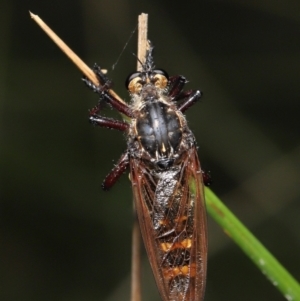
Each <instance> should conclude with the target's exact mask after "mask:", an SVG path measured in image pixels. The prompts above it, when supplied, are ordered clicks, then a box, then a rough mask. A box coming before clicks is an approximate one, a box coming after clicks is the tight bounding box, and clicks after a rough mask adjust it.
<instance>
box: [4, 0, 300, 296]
mask: <svg viewBox="0 0 300 301" xmlns="http://www.w3.org/2000/svg"><path fill="white" fill-rule="evenodd" d="M29 9H30V10H31V11H32V12H33V13H35V14H38V15H39V16H40V17H41V18H42V19H43V20H44V21H45V22H46V23H47V24H48V25H49V26H50V27H51V28H52V29H53V30H54V31H55V32H56V33H57V34H58V35H59V36H60V37H61V38H62V39H64V40H65V42H66V43H67V44H68V45H69V46H70V47H71V48H72V49H73V50H74V51H75V52H76V53H77V54H78V55H79V56H80V57H81V58H82V59H83V60H84V61H85V62H86V63H87V64H89V65H93V63H94V62H98V63H99V64H100V65H101V66H102V67H104V68H107V69H109V75H110V77H111V78H112V79H113V80H114V83H115V86H114V89H115V90H116V91H117V92H118V93H119V95H120V96H122V97H123V98H125V99H126V100H128V99H129V97H128V94H127V91H126V89H125V87H124V81H125V79H126V77H127V75H128V74H129V73H130V72H132V71H134V70H135V66H136V59H135V58H134V56H133V55H132V52H136V35H134V36H133V38H132V40H131V41H130V43H129V45H128V47H127V48H126V50H125V51H124V53H123V55H122V57H121V59H120V61H119V63H118V64H117V67H116V69H115V70H114V71H111V66H112V64H113V63H115V61H116V60H117V57H118V56H119V54H120V52H121V50H122V49H123V47H124V45H125V42H126V41H127V39H128V38H129V35H130V33H131V32H132V30H133V29H134V28H135V26H136V23H137V17H138V14H140V13H141V12H145V13H148V14H149V38H150V39H151V40H152V41H153V43H154V44H155V46H156V48H155V53H156V54H155V60H156V66H157V67H161V68H163V69H165V70H167V71H168V73H169V74H183V75H185V76H186V77H187V78H188V79H189V81H190V83H189V84H188V86H187V88H190V89H191V88H199V89H201V91H203V92H204V97H203V99H202V101H201V102H200V103H198V104H197V105H195V106H194V107H193V108H191V109H190V110H189V111H188V112H187V118H188V121H189V125H190V127H191V129H192V130H193V131H194V133H195V136H196V139H197V141H198V145H199V155H200V158H201V163H202V166H203V167H204V168H205V169H209V170H211V173H212V176H213V179H214V184H213V186H212V189H213V190H214V192H215V193H217V194H218V195H219V196H220V197H221V199H222V200H223V201H224V202H225V204H226V205H227V206H228V207H229V208H230V209H232V211H233V212H234V213H235V214H236V215H237V216H238V217H239V218H240V219H241V220H242V221H243V222H244V223H245V224H246V225H247V226H248V227H249V228H250V229H251V231H253V233H254V234H255V235H256V236H257V237H258V238H259V239H260V240H261V242H262V243H263V244H264V245H265V246H266V247H267V248H268V249H269V250H270V251H271V252H272V253H273V254H274V255H275V256H276V258H277V259H278V260H279V261H280V262H281V263H282V264H283V265H284V266H285V267H286V268H287V269H288V270H289V271H290V272H291V273H292V274H293V275H294V276H295V277H296V279H300V261H299V251H300V231H299V229H300V228H299V227H300V218H299V213H300V202H299V201H300V180H299V179H300V155H299V154H300V147H299V146H300V139H299V131H300V121H299V112H300V105H299V96H300V85H299V74H300V72H299V67H300V26H299V25H300V15H299V11H300V3H299V1H283V0H281V1H258V0H255V1H253V0H246V1H237V0H231V1H229V0H226V1H198V2H197V1H177V2H176V1H161V0H151V1H150V0H148V1H146V0H141V1H122V0H103V1H95V0H94V1H93V0H85V1H78V0H72V1H68V0H64V1H63V0H61V1H57V0H52V1H48V0H45V1H37V0H35V1H34V0H32V1H27V0H25V1H17V0H10V1H8V0H6V1H5V0H1V3H0V35H1V37H0V41H1V47H0V60H1V63H0V76H1V80H0V85H1V88H0V100H1V136H0V137H1V176H2V177H1V228H0V235H1V236H0V237H1V248H0V257H1V262H2V263H1V284H0V286H1V290H0V300H3V301H18V300H22V301H27V300H30V301H35V300H36V301H40V300H45V301H48V300H55V301H56V300H58V301H69V300H72V301H79V300H80V301H81V300H85V301H87V300H88V301H94V300H105V301H117V300H122V301H124V300H129V291H130V277H129V275H130V259H131V246H130V245H131V226H132V220H133V218H132V217H133V214H132V194H131V188H130V182H129V180H128V177H127V175H126V176H125V175H124V176H123V177H122V179H121V181H120V182H119V183H118V184H116V186H115V187H114V188H113V189H112V190H111V191H110V192H103V191H101V188H100V184H101V182H102V180H103V179H104V177H105V175H106V174H107V173H108V172H109V171H110V169H111V168H112V166H113V164H114V162H115V161H116V160H117V159H118V158H119V156H120V154H121V153H122V151H123V150H124V149H125V147H126V142H125V137H124V136H122V134H120V133H119V132H117V131H110V130H107V129H101V128H93V127H92V126H91V125H90V124H89V123H88V109H89V108H92V107H93V106H94V105H95V104H96V102H97V96H96V95H95V94H93V93H92V92H90V91H89V90H88V89H87V88H86V87H85V86H84V84H83V83H82V82H81V80H80V78H81V73H80V72H79V71H78V70H77V69H76V67H74V65H73V64H72V63H71V62H70V61H69V60H68V59H67V58H66V57H65V55H64V54H62V53H61V51H60V50H59V49H58V48H57V46H55V45H54V43H53V42H52V41H50V39H49V38H48V37H47V36H46V35H45V34H44V33H43V32H42V30H41V29H40V28H39V27H38V26H37V25H36V24H35V23H34V22H33V21H32V20H31V19H30V17H29V14H28V10H29ZM106 114H107V115H108V116H117V117H118V115H117V114H115V113H114V112H112V111H111V110H110V109H107V110H106ZM208 220H209V263H208V278H207V279H208V280H207V293H206V298H205V300H207V301H210V300H233V301H238V300H243V301H257V300H272V301H277V300H278V301H279V300H284V297H283V296H282V295H281V294H280V293H279V292H278V291H277V290H276V288H275V287H273V286H272V285H271V283H270V282H269V281H267V279H266V278H265V276H264V275H262V274H261V272H260V271H259V270H258V269H257V268H256V267H255V266H254V265H253V264H252V262H250V260H249V259H248V258H247V257H246V256H245V255H244V254H243V253H242V251H241V250H240V249H239V248H238V247H237V246H236V245H235V244H234V243H233V242H232V241H231V240H230V239H229V238H228V237H227V236H226V235H225V234H224V233H223V231H222V230H221V229H220V227H219V226H218V225H217V224H216V223H215V222H214V221H213V220H212V219H211V218H208ZM143 264H144V268H143V295H144V299H143V300H144V301H147V300H152V301H154V300H160V297H159V295H158V292H157V289H156V287H155V284H154V281H153V277H152V274H151V271H150V268H149V266H148V263H147V258H146V256H145V255H144V256H143Z"/></svg>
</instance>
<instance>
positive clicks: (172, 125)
mask: <svg viewBox="0 0 300 301" xmlns="http://www.w3.org/2000/svg"><path fill="white" fill-rule="evenodd" d="M148 95H149V94H148ZM129 137H130V139H129V149H130V150H131V152H130V153H131V155H132V156H134V157H138V158H139V159H144V160H149V161H150V162H151V163H152V164H154V166H155V167H156V168H158V169H160V170H166V169H168V168H170V167H171V166H173V164H174V163H176V161H178V160H179V159H180V155H181V153H182V152H183V151H184V150H186V149H187V148H190V147H191V146H192V145H193V144H194V137H193V135H192V133H191V132H190V130H189V129H188V128H187V126H186V121H185V118H184V116H183V115H182V114H181V112H179V111H178V110H177V109H176V107H175V105H174V104H173V103H172V102H171V101H168V99H165V98H162V97H157V98H156V97H152V98H148V99H146V100H145V101H143V105H141V106H140V108H139V110H137V113H136V118H135V119H134V121H133V124H132V126H131V130H130V135H129Z"/></svg>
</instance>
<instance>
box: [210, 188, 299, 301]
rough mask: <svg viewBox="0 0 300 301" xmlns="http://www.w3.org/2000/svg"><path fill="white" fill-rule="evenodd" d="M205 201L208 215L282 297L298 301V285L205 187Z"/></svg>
mask: <svg viewBox="0 0 300 301" xmlns="http://www.w3.org/2000/svg"><path fill="white" fill-rule="evenodd" d="M205 199H206V207H207V211H208V213H209V214H210V215H211V216H212V217H213V219H214V220H215V221H216V222H217V223H218V224H219V225H220V226H221V227H222V228H223V229H224V231H225V232H226V233H227V234H228V235H229V237H231V238H232V239H233V240H234V241H235V242H236V243H237V245H239V247H240V248H241V249H242V250H243V251H244V252H245V253H246V255H247V256H248V257H249V258H250V259H251V260H252V261H253V262H254V263H255V264H256V266H257V267H258V268H259V269H260V270H261V271H262V273H263V274H264V275H265V276H266V277H267V278H268V279H269V280H270V281H271V283H272V284H273V285H274V286H275V287H276V288H277V289H278V290H279V291H281V292H282V294H283V295H284V297H285V298H286V299H287V300H289V301H292V300H293V301H297V300H299V301H300V286H299V283H298V282H297V281H296V280H295V279H294V278H293V277H292V275H291V274H290V273H289V272H288V271H287V270H286V269H285V268H284V267H283V266H282V265H281V264H280V263H279V262H278V261H277V260H276V258H275V257H274V256H273V255H272V254H271V253H270V252H269V251H268V250H267V249H266V248H265V247H264V246H263V245H262V244H261V243H260V242H259V241H258V240H257V239H256V238H255V237H254V235H253V234H252V233H251V232H250V231H249V230H248V229H247V228H246V227H245V226H244V225H243V224H242V223H241V222H240V221H239V220H238V219H237V218H236V217H235V216H234V214H233V213H232V212H231V211H230V210H229V209H228V208H227V207H226V206H225V205H224V204H223V203H222V202H221V200H220V199H219V198H218V197H217V196H216V195H215V194H214V193H213V192H212V191H211V190H210V189H209V188H207V187H206V188H205Z"/></svg>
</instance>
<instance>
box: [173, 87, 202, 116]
mask: <svg viewBox="0 0 300 301" xmlns="http://www.w3.org/2000/svg"><path fill="white" fill-rule="evenodd" d="M201 95H202V94H201V92H200V91H199V90H189V91H186V92H184V93H182V94H181V95H180V98H182V97H184V98H185V99H184V101H183V102H182V103H180V105H179V107H178V110H179V111H181V112H182V113H184V112H185V111H186V110H187V109H188V108H190V107H191V106H192V105H193V104H194V103H195V102H196V101H198V100H199V99H200V97H201ZM181 96H182V97H181Z"/></svg>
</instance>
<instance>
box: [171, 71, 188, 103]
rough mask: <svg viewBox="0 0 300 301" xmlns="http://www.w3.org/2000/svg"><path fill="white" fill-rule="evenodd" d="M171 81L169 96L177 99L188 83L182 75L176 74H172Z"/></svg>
mask: <svg viewBox="0 0 300 301" xmlns="http://www.w3.org/2000/svg"><path fill="white" fill-rule="evenodd" d="M169 82H170V88H169V96H170V97H171V99H172V100H177V98H178V96H179V95H180V93H181V91H182V89H183V87H184V85H185V84H186V83H187V80H186V78H185V77H184V76H182V75H176V76H171V77H170V79H169Z"/></svg>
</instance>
